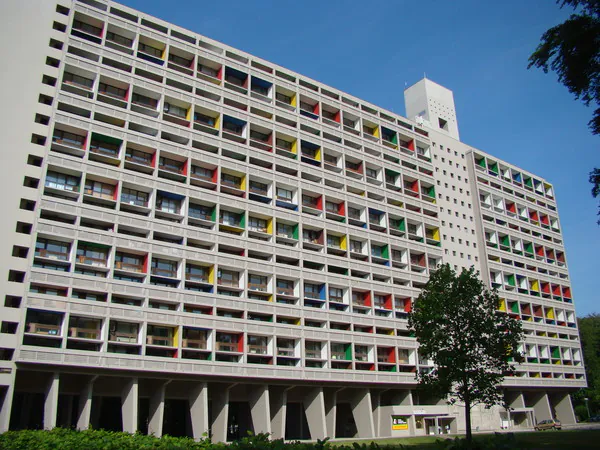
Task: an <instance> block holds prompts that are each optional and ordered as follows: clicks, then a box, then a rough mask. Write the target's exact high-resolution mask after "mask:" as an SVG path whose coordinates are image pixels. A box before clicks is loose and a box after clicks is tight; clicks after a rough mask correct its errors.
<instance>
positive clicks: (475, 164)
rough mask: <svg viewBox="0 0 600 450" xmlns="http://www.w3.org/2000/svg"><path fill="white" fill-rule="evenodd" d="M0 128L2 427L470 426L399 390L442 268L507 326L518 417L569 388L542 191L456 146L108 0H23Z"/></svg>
mask: <svg viewBox="0 0 600 450" xmlns="http://www.w3.org/2000/svg"><path fill="white" fill-rule="evenodd" d="M0 9H1V10H2V12H3V15H4V17H8V18H10V19H11V20H9V21H6V22H7V23H6V24H5V26H4V27H3V29H2V33H3V37H4V41H5V42H9V41H11V40H14V39H15V36H20V35H21V31H22V30H27V34H26V38H25V39H23V40H22V41H20V42H19V45H14V46H9V47H10V48H5V52H6V53H7V55H6V57H5V61H10V64H9V65H7V66H6V67H5V68H4V71H3V74H2V76H3V80H4V82H3V83H2V87H1V89H2V98H3V100H4V102H5V104H7V105H11V107H10V108H4V109H3V112H2V113H0V114H2V117H1V121H0V123H1V124H2V125H1V126H2V131H3V136H4V139H3V147H2V150H1V152H0V157H1V158H2V169H1V170H2V183H3V185H4V186H5V189H4V192H5V194H4V199H5V207H6V211H5V213H4V214H3V215H2V218H1V219H0V227H1V229H2V233H3V236H4V239H3V240H2V242H1V243H0V250H1V252H2V253H1V255H2V257H1V258H0V272H1V273H2V274H3V275H2V276H3V277H4V281H3V283H2V285H1V289H2V302H1V303H0V317H1V321H2V328H1V333H0V355H1V361H0V407H1V409H0V431H3V430H7V429H9V428H15V429H17V428H23V427H45V428H52V427H54V426H76V427H79V428H87V427H88V426H90V425H92V426H94V427H96V428H99V427H103V428H110V429H123V430H125V431H135V430H141V431H142V432H148V433H155V434H157V435H161V434H163V433H169V434H172V435H178V434H179V435H183V434H187V435H190V436H194V437H197V438H199V437H201V436H202V434H203V433H205V432H208V431H209V430H210V433H211V434H212V436H213V438H214V439H215V440H229V439H234V438H235V437H237V436H238V435H240V434H245V430H253V431H255V432H269V433H271V434H272V435H273V436H274V437H285V438H312V439H316V438H322V437H325V436H330V437H349V436H359V437H372V436H405V435H415V434H426V433H435V432H437V430H438V429H439V427H442V428H443V429H445V428H446V425H447V426H449V427H450V429H451V430H453V431H460V430H463V429H464V418H463V417H462V412H461V408H459V407H449V406H447V405H446V403H445V402H444V401H443V400H440V399H431V398H423V397H422V396H419V395H417V393H416V392H415V390H414V389H415V378H414V377H415V374H416V373H417V372H419V371H428V370H431V368H432V366H431V363H430V361H427V360H424V359H423V358H420V357H419V353H418V349H417V344H416V342H415V339H414V338H412V337H411V336H410V333H409V331H408V330H407V320H406V318H407V314H408V313H409V312H410V310H411V305H412V302H413V301H414V299H415V298H416V297H417V296H418V294H419V291H420V289H421V288H422V287H423V286H424V284H425V283H426V282H427V279H428V276H429V273H430V271H431V270H432V269H434V268H435V267H436V265H437V264H439V263H442V262H449V263H451V264H452V265H454V266H455V268H456V269H457V270H460V269H461V268H463V267H470V266H471V265H474V266H475V267H476V268H477V269H478V270H479V271H480V272H481V274H482V276H483V277H484V279H485V280H486V281H487V282H489V283H490V285H491V286H494V287H497V288H498V289H499V290H500V293H501V296H502V298H503V300H502V303H501V304H500V305H499V308H500V309H501V310H502V311H505V312H506V313H507V314H511V315H514V316H515V317H518V318H520V319H522V320H523V322H524V327H525V330H526V333H527V337H526V341H525V342H524V343H523V351H524V352H525V353H526V356H527V361H526V363H524V364H522V365H520V366H519V368H518V370H517V372H516V373H514V374H512V376H508V377H507V378H506V381H505V383H504V385H503V389H504V390H505V394H506V398H507V400H508V402H509V403H510V405H511V406H512V408H513V409H512V410H510V411H506V410H504V409H501V408H494V409H492V410H488V411H486V410H483V409H482V410H476V411H475V413H474V418H473V423H474V426H475V427H477V426H479V428H480V429H499V428H501V427H504V426H508V427H525V426H530V425H531V424H532V421H533V420H542V419H547V418H550V417H552V416H558V418H559V419H560V420H561V421H563V422H564V423H570V422H573V421H574V417H573V411H572V407H571V403H570V400H569V396H568V394H569V392H571V391H573V390H575V389H577V388H579V387H582V386H584V385H585V376H584V370H583V367H582V356H581V350H580V344H579V340H578V332H577V328H576V323H575V315H574V306H573V301H572V296H571V292H570V281H569V274H568V270H567V265H566V259H565V249H564V245H563V241H562V236H561V232H560V224H559V218H558V212H557V207H556V202H555V199H554V194H553V191H552V186H551V184H550V183H548V182H547V181H545V180H543V179H542V178H540V177H538V176H536V175H533V174H530V173H528V172H526V171H523V170H521V169H519V168H518V167H516V166H513V165H511V164H509V163H506V162H503V161H500V160H499V159H498V158H495V157H493V156H492V155H489V154H486V153H484V152H482V151H480V150H477V149H474V148H473V147H471V146H468V145H466V144H464V143H462V142H460V140H459V135H458V123H457V119H456V114H455V111H454V102H453V99H452V93H451V92H450V91H448V90H447V89H445V88H443V87H441V86H439V85H437V84H435V83H433V82H431V81H429V80H422V81H420V82H419V83H417V84H416V85H414V86H412V87H411V88H409V89H407V91H406V92H405V98H406V103H407V116H408V117H410V118H411V119H407V118H404V117H401V116H398V115H396V114H394V113H392V112H389V111H385V110H382V109H381V108H379V107H377V106H375V105H372V104H369V103H367V102H364V101H362V100H360V99H358V98H354V97H352V96H351V95H348V94H346V93H343V92H340V91H338V90H336V89H334V88H332V87H329V86H325V85H323V84H321V83H318V82H316V81H313V80H310V79H308V78H306V77H304V76H302V75H300V74H296V73H293V72H291V71H289V70H287V69H285V68H282V67H279V66H276V65H274V64H272V63H270V62H267V61H264V60H261V59H259V58H256V57H254V56H252V55H249V54H245V53H243V52H240V51H238V50H236V49H233V48H230V47H227V46H226V45H223V44H221V43H218V42H215V41H212V40H210V39H208V38H206V37H204V36H200V35H198V34H195V33H193V32H190V31H187V30H184V29H181V28H179V27H177V26H174V25H172V24H169V23H165V22H164V21H161V20H159V19H156V18H154V17H150V16H147V15H145V14H143V13H142V12H139V11H134V10H132V9H130V8H127V7H125V6H122V5H119V4H117V3H114V2H110V1H103V0H85V1H67V0H59V1H57V2H56V3H53V2H41V1H40V2H39V4H38V5H37V7H36V8H32V7H31V5H30V4H24V3H23V2H18V1H7V2H3V3H2V6H0Z"/></svg>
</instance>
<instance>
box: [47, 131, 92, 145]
mask: <svg viewBox="0 0 600 450" xmlns="http://www.w3.org/2000/svg"><path fill="white" fill-rule="evenodd" d="M52 142H56V143H57V144H65V145H70V146H73V147H79V148H83V144H84V142H85V136H79V135H78V134H73V133H69V132H67V131H62V130H57V129H55V130H54V132H53V133H52Z"/></svg>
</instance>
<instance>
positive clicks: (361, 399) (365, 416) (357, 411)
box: [350, 389, 375, 438]
mask: <svg viewBox="0 0 600 450" xmlns="http://www.w3.org/2000/svg"><path fill="white" fill-rule="evenodd" d="M350 405H351V407H352V414H353V415H354V422H355V423H356V428H357V430H358V437H359V438H370V437H373V436H375V424H374V422H373V407H372V402H371V391H370V390H369V389H360V390H358V391H356V393H355V394H354V395H353V396H352V400H351V402H350Z"/></svg>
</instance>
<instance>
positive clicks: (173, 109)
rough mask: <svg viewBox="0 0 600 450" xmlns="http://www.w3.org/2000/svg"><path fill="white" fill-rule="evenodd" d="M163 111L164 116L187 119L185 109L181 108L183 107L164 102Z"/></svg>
mask: <svg viewBox="0 0 600 450" xmlns="http://www.w3.org/2000/svg"><path fill="white" fill-rule="evenodd" d="M163 111H164V112H165V113H166V114H170V115H172V116H176V117H180V118H182V119H185V118H186V117H187V109H186V108H183V107H181V106H177V105H173V104H171V103H167V102H165V105H164V107H163Z"/></svg>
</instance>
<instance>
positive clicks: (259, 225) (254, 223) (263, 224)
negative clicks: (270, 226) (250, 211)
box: [248, 217, 267, 232]
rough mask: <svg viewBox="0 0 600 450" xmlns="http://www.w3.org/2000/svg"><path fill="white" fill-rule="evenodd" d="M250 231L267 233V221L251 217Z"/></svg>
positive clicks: (249, 221) (249, 220) (249, 222)
mask: <svg viewBox="0 0 600 450" xmlns="http://www.w3.org/2000/svg"><path fill="white" fill-rule="evenodd" d="M248 229H249V230H252V231H262V232H266V231H267V221H266V220H265V219H259V218H257V217H250V218H249V219H248Z"/></svg>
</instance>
